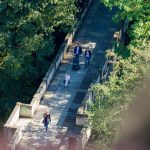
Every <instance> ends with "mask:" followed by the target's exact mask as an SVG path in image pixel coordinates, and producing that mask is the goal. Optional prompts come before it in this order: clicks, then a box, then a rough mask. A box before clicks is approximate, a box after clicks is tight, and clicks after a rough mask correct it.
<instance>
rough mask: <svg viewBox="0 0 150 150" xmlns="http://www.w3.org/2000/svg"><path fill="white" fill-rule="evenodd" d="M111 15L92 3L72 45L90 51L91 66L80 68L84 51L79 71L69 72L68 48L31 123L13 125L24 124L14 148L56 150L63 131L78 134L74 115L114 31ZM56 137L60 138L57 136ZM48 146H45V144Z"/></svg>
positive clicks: (103, 60) (109, 45) (102, 63)
mask: <svg viewBox="0 0 150 150" xmlns="http://www.w3.org/2000/svg"><path fill="white" fill-rule="evenodd" d="M112 14H113V12H109V11H108V10H107V9H106V8H105V7H104V6H103V5H102V4H100V3H99V0H95V1H94V2H93V5H92V7H91V9H90V10H89V13H88V15H87V16H86V19H85V21H84V24H83V25H82V26H81V29H80V31H79V32H78V34H77V36H76V38H75V41H74V43H76V42H78V41H79V42H80V43H81V46H82V48H83V51H85V49H86V48H87V47H90V49H91V50H92V58H91V61H92V62H91V65H90V66H89V67H88V68H87V69H84V52H83V54H82V56H81V57H80V64H81V69H80V70H78V71H73V70H72V68H71V67H72V58H73V55H72V54H73V48H74V46H75V45H74V44H73V45H72V46H71V47H70V49H69V52H68V53H67V57H66V59H64V60H63V62H62V64H61V66H60V67H59V69H58V71H57V72H56V75H55V77H54V79H53V81H52V83H51V84H50V85H49V87H48V89H47V92H46V93H45V95H44V97H43V100H42V101H41V106H40V108H39V110H38V111H37V113H36V114H35V116H34V118H33V119H32V121H31V120H30V119H28V120H27V119H25V118H22V119H20V120H19V121H18V123H17V124H16V125H17V126H19V125H21V124H22V123H23V122H25V124H27V125H26V126H25V128H24V129H23V138H22V139H21V142H20V144H19V145H18V149H22V150H23V149H24V150H26V149H30V150H35V149H39V148H41V149H46V146H50V145H51V149H53V150H54V149H57V148H58V147H59V145H60V144H61V142H62V139H63V138H64V137H65V134H66V132H67V131H69V132H71V133H74V134H78V132H80V130H78V129H77V128H76V127H75V116H76V112H77V109H78V108H79V106H80V104H81V103H82V100H83V98H84V96H85V94H86V92H87V89H88V88H89V87H90V84H91V83H93V82H94V81H95V80H96V79H97V77H98V75H99V73H100V69H101V68H102V66H103V65H104V62H105V59H104V52H105V50H106V49H108V48H110V47H111V42H110V41H111V39H112V36H113V33H114V32H115V31H116V25H114V24H113V22H112ZM66 72H67V73H69V74H70V76H71V84H70V86H69V87H68V88H65V87H64V84H63V80H64V75H65V73H66ZM46 109H49V112H50V114H51V118H52V122H51V124H50V128H49V131H48V133H44V128H43V124H42V116H43V113H44V112H45V111H46ZM58 135H60V136H58ZM47 143H49V145H46V144H47Z"/></svg>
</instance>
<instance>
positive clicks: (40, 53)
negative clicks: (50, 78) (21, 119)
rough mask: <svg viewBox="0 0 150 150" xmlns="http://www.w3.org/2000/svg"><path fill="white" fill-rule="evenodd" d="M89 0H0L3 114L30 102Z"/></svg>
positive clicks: (0, 107)
mask: <svg viewBox="0 0 150 150" xmlns="http://www.w3.org/2000/svg"><path fill="white" fill-rule="evenodd" d="M86 2H88V1H87V0H79V1H76V0H4V1H3V0H0V118H1V119H2V117H3V118H5V116H6V118H7V116H8V114H9V113H10V112H11V111H12V109H13V107H14V105H15V104H16V102H17V101H21V102H30V100H31V97H32V96H33V94H34V93H35V92H36V90H37V88H38V86H39V84H40V82H41V80H42V77H43V76H44V74H45V73H46V71H47V70H48V67H49V65H50V63H51V61H52V59H53V57H54V55H55V54H56V53H57V51H58V49H59V46H60V44H61V43H62V41H63V39H64V37H65V35H66V33H67V32H68V31H69V30H70V29H71V27H73V26H74V25H76V22H77V16H79V13H80V12H81V11H82V9H83V7H84V5H85V4H86Z"/></svg>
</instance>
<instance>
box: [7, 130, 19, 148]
mask: <svg viewBox="0 0 150 150" xmlns="http://www.w3.org/2000/svg"><path fill="white" fill-rule="evenodd" d="M21 137H22V130H21V128H17V130H16V132H15V133H14V135H13V137H12V139H11V141H10V143H9V145H8V150H15V148H16V145H17V144H18V143H19V141H20V139H21Z"/></svg>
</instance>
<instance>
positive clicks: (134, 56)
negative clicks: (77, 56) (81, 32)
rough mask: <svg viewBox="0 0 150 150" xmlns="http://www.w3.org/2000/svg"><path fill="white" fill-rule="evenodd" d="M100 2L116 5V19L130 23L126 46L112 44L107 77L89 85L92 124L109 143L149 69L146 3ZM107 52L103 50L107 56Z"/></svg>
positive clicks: (149, 13)
mask: <svg viewBox="0 0 150 150" xmlns="http://www.w3.org/2000/svg"><path fill="white" fill-rule="evenodd" d="M102 1H103V3H104V4H105V5H106V6H107V7H109V8H113V7H117V8H118V11H117V13H116V15H115V19H117V21H121V20H125V19H128V20H129V21H131V22H132V25H131V26H130V28H129V29H128V35H129V37H130V43H129V45H127V47H125V48H124V49H122V47H121V46H119V45H118V46H117V45H116V47H115V50H114V52H113V53H114V54H113V55H114V56H115V58H116V60H117V61H115V62H114V64H113V68H114V69H113V71H112V73H111V75H110V77H109V80H108V81H106V82H105V83H104V84H95V85H93V86H92V87H91V91H92V92H94V94H95V102H94V103H92V104H91V107H90V113H91V121H92V127H93V129H94V130H95V131H96V132H97V133H98V135H99V136H100V139H102V140H104V143H112V141H113V140H114V139H116V138H117V137H118V136H119V134H120V131H119V127H120V126H121V124H122V123H123V116H124V115H125V112H126V111H127V110H128V108H129V106H130V104H131V103H132V101H133V97H134V96H135V94H136V91H137V90H138V88H139V87H141V86H142V84H143V79H144V77H145V74H146V72H147V71H149V69H150V67H149V63H150V41H149V37H150V30H149V29H150V4H149V1H148V0H132V1H130V0H102ZM110 53H112V51H111V52H110V51H107V55H109V54H110ZM120 70H121V72H120ZM120 73H121V74H120Z"/></svg>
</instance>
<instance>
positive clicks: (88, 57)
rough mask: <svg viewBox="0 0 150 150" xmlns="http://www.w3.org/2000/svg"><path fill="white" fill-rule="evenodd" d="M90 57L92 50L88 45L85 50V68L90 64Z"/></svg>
mask: <svg viewBox="0 0 150 150" xmlns="http://www.w3.org/2000/svg"><path fill="white" fill-rule="evenodd" d="M90 58H91V51H90V49H89V47H88V48H87V49H86V51H85V68H87V66H88V65H90Z"/></svg>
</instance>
